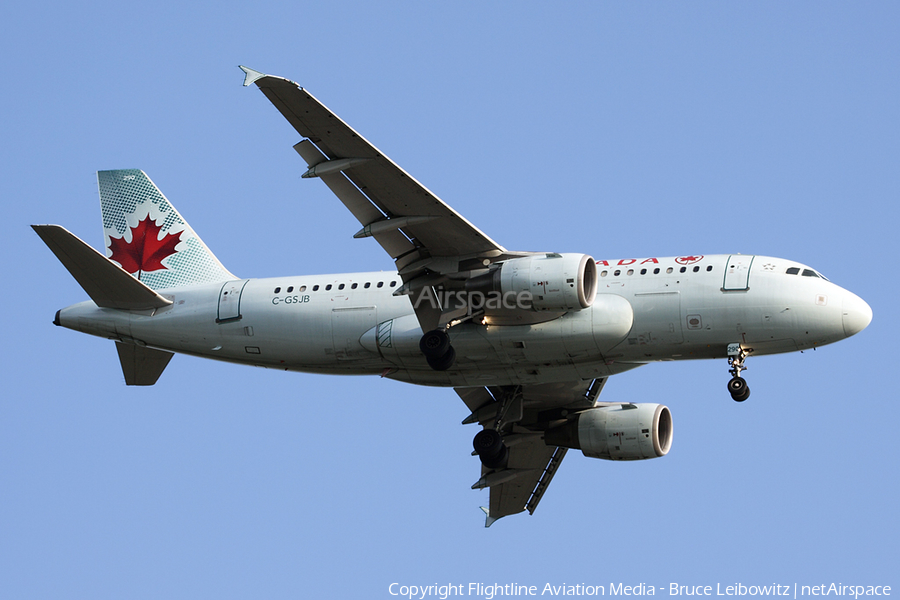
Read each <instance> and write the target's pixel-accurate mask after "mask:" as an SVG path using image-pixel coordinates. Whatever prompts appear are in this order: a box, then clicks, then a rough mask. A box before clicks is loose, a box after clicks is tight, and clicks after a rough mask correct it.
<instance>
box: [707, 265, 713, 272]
mask: <svg viewBox="0 0 900 600" xmlns="http://www.w3.org/2000/svg"><path fill="white" fill-rule="evenodd" d="M710 271H712V265H709V266H708V267H706V272H707V273H709V272H710Z"/></svg>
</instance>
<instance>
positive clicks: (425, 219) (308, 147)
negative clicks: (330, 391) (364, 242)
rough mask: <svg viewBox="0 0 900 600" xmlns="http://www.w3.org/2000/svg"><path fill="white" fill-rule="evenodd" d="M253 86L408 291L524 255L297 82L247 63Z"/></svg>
mask: <svg viewBox="0 0 900 600" xmlns="http://www.w3.org/2000/svg"><path fill="white" fill-rule="evenodd" d="M241 69H242V70H243V71H244V73H245V74H246V77H245V79H244V85H245V86H247V85H250V84H252V83H255V84H256V85H257V87H259V89H260V90H261V91H262V92H263V93H264V94H265V95H266V97H267V98H268V99H269V100H270V101H271V102H272V104H274V105H275V108H277V109H278V110H279V111H280V112H281V114H282V115H284V117H285V118H286V119H287V120H288V122H289V123H290V124H291V125H292V126H293V127H294V129H296V130H297V133H299V134H300V135H301V136H303V137H304V138H305V139H304V140H303V141H301V142H300V143H298V144H297V145H295V146H294V148H295V149H296V150H297V152H298V153H299V154H300V155H301V156H302V157H303V159H304V160H305V161H306V163H307V165H308V166H309V170H308V171H307V172H306V173H305V174H304V175H303V177H305V178H311V177H316V178H320V179H322V181H324V182H325V184H326V185H328V187H329V188H331V190H332V191H333V192H334V193H335V195H336V196H337V197H338V198H339V199H340V200H341V202H343V203H344V205H346V206H347V208H348V209H349V210H350V212H352V213H353V215H354V216H355V217H356V218H357V219H358V220H359V222H360V224H361V225H362V229H360V230H359V232H357V233H356V235H354V237H357V238H362V237H374V238H375V240H376V241H378V243H379V244H381V246H382V247H383V248H384V249H385V250H386V251H387V253H388V254H389V255H390V256H391V258H393V259H394V261H395V263H396V265H397V270H398V271H399V273H400V276H401V278H402V279H403V282H404V285H403V286H402V287H401V288H400V289H399V290H398V292H397V293H407V294H409V293H412V292H414V291H417V290H422V289H423V288H429V287H430V286H434V285H437V284H438V283H441V282H442V281H443V280H444V278H445V277H446V275H449V274H454V273H459V272H464V271H469V270H472V269H475V268H478V269H483V268H485V267H486V266H487V265H489V264H490V263H491V262H494V261H497V260H503V259H505V258H509V257H511V256H523V255H524V254H522V253H514V254H511V253H508V252H507V250H506V249H505V248H503V247H502V246H500V245H499V244H497V243H496V242H495V241H494V240H492V239H491V238H489V237H488V236H486V235H485V234H484V233H482V232H481V231H479V230H478V228H477V227H475V226H474V225H472V224H471V223H469V222H468V221H467V220H466V219H465V218H463V217H462V215H460V214H459V213H457V212H456V211H454V210H453V209H452V208H450V207H449V206H448V205H447V204H445V203H444V202H442V201H441V199H440V198H438V197H437V196H435V195H434V194H433V193H432V192H431V191H430V190H428V188H426V187H425V186H423V185H422V184H421V183H419V182H418V181H416V180H415V179H414V178H413V177H412V176H410V175H409V174H408V173H407V172H406V171H404V170H403V169H401V168H400V167H399V166H397V164H395V163H394V162H393V161H392V160H391V159H390V158H388V157H387V156H385V155H384V154H383V153H382V152H381V151H380V150H378V148H376V147H375V146H373V145H372V144H371V143H369V142H368V141H367V140H366V139H365V138H364V137H362V136H361V135H360V134H358V133H357V132H356V131H354V130H353V129H352V128H351V127H350V126H349V125H347V124H346V123H344V122H343V121H342V120H341V119H340V118H339V117H338V116H337V115H335V114H334V113H333V112H331V111H330V110H329V109H328V108H326V107H325V105H323V104H322V103H321V102H319V101H318V100H317V99H316V98H315V97H313V95H312V94H310V93H309V92H308V91H306V90H305V89H303V88H301V87H300V86H299V85H298V84H296V83H294V82H293V81H290V80H288V79H284V78H282V77H275V76H272V75H265V74H263V73H260V72H258V71H254V70H253V69H249V68H247V67H243V66H242V67H241ZM424 304H436V302H435V303H423V308H422V309H421V310H420V309H419V308H417V309H416V314H417V316H418V318H419V321H420V324H422V327H423V330H425V331H428V330H430V329H434V328H435V327H436V326H437V323H438V320H439V316H440V309H432V310H429V309H428V308H425V307H424Z"/></svg>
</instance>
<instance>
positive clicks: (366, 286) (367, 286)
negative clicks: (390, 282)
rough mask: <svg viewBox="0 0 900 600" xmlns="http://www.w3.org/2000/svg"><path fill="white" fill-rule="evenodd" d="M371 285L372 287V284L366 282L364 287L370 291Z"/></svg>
mask: <svg viewBox="0 0 900 600" xmlns="http://www.w3.org/2000/svg"><path fill="white" fill-rule="evenodd" d="M370 285H372V284H371V283H369V282H368V281H367V282H366V285H364V286H363V287H364V288H366V289H369V286H370Z"/></svg>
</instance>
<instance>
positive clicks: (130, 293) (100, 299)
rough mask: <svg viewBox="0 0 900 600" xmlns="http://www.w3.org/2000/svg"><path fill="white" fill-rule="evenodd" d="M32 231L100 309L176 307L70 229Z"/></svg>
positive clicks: (39, 227)
mask: <svg viewBox="0 0 900 600" xmlns="http://www.w3.org/2000/svg"><path fill="white" fill-rule="evenodd" d="M31 228H32V229H34V231H35V232H36V233H37V234H38V235H39V236H41V239H42V240H44V243H45V244H47V247H48V248H50V250H51V251H52V252H53V254H55V255H56V258H58V259H59V261H60V262H61V263H62V264H63V266H64V267H65V268H66V269H68V271H69V273H71V274H72V277H74V278H75V281H77V282H78V284H79V285H80V286H81V287H82V288H84V291H85V292H87V295H88V296H90V297H91V300H93V301H94V303H95V304H96V305H97V306H99V307H101V308H117V309H120V310H145V309H151V308H162V307H163V306H168V305H170V304H172V301H171V300H167V299H165V298H163V297H162V296H160V295H159V294H157V293H156V292H154V291H153V290H151V289H150V288H149V287H147V286H146V285H144V284H143V283H141V282H140V281H138V280H137V279H135V278H134V277H132V276H131V275H129V274H128V273H126V272H125V271H124V270H123V269H122V268H121V267H119V266H118V265H116V264H114V263H113V262H112V261H110V260H109V259H108V258H106V257H105V256H103V255H102V254H100V253H99V252H97V251H96V250H94V249H93V248H91V247H90V246H89V245H88V244H86V243H84V242H83V241H81V240H80V239H79V238H78V237H77V236H75V235H74V234H72V233H71V232H70V231H68V230H67V229H66V228H64V227H60V226H59V225H32V226H31ZM160 372H162V371H160Z"/></svg>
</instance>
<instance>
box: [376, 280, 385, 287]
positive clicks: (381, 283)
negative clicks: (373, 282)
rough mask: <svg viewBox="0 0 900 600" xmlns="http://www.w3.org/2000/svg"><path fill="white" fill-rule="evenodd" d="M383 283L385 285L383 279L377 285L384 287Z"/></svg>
mask: <svg viewBox="0 0 900 600" xmlns="http://www.w3.org/2000/svg"><path fill="white" fill-rule="evenodd" d="M383 285H384V282H383V281H379V282H378V285H377V286H376V287H382V286H383Z"/></svg>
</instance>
